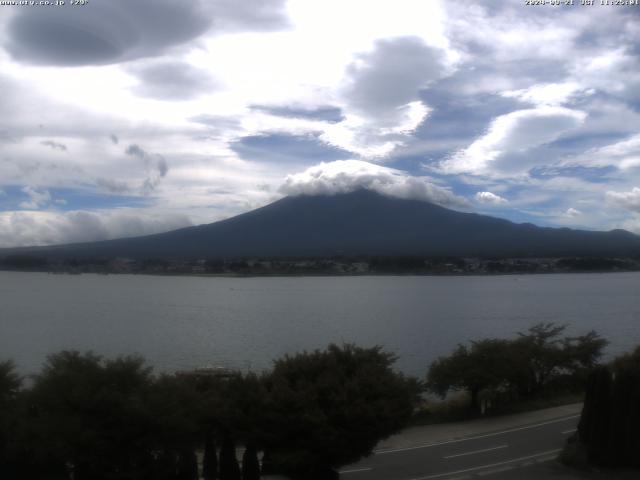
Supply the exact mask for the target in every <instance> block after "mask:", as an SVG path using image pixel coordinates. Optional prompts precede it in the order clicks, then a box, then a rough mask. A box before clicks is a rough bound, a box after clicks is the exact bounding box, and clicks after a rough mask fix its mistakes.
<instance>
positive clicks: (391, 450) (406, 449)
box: [373, 415, 580, 455]
mask: <svg viewBox="0 0 640 480" xmlns="http://www.w3.org/2000/svg"><path fill="white" fill-rule="evenodd" d="M578 417H580V415H571V416H569V417H563V418H557V419H556V420H550V421H548V422H542V423H536V424H535V425H527V426H525V427H516V428H510V429H508V430H502V431H501V432H493V433H485V434H484V435H476V436H475V437H465V438H458V439H455V440H447V441H444V442H437V443H426V444H424V445H416V446H415V447H405V448H392V449H389V450H376V451H374V452H373V453H374V454H375V455H384V454H386V453H396V452H406V451H408V450H417V449H420V448H429V447H437V446H438V445H449V444H450V443H458V442H468V441H469V440H477V439H480V438H487V437H495V436H496V435H503V434H505V433H511V432H518V431H520V430H527V429H530V428H537V427H542V426H544V425H551V424H553V423H560V422H566V421H567V420H571V419H573V418H578Z"/></svg>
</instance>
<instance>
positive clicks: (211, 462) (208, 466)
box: [202, 430, 218, 480]
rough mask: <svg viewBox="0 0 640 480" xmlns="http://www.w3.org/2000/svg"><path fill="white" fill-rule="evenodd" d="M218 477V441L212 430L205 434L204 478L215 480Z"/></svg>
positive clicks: (205, 479)
mask: <svg viewBox="0 0 640 480" xmlns="http://www.w3.org/2000/svg"><path fill="white" fill-rule="evenodd" d="M217 477H218V456H217V453H216V441H215V437H214V435H213V432H212V431H211V430H208V431H207V432H206V434H205V441H204V456H203V457H202V478H204V480H214V479H216V478H217Z"/></svg>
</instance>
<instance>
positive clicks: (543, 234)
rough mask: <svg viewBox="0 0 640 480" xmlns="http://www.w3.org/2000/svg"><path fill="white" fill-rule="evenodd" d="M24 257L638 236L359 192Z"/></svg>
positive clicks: (525, 245)
mask: <svg viewBox="0 0 640 480" xmlns="http://www.w3.org/2000/svg"><path fill="white" fill-rule="evenodd" d="M19 250H20V252H21V253H27V252H29V253H31V254H37V255H41V256H48V257H77V258H88V257H102V258H113V257H131V258H143V257H144V258H167V259H175V258H194V259H195V258H236V257H262V258H265V257H328V256H334V255H424V256H500V257H509V256H535V257H542V256H578V255H603V256H612V255H620V256H622V255H634V254H640V237H639V236H636V235H633V234H631V233H629V232H626V231H624V230H613V231H610V232H591V231H581V230H570V229H565V228H562V229H554V228H541V227H536V226H535V225H531V224H515V223H512V222H509V221H507V220H502V219H498V218H494V217H489V216H484V215H478V214H473V213H463V212H457V211H453V210H449V209H446V208H443V207H440V206H438V205H434V204H431V203H427V202H423V201H418V200H404V199H398V198H391V197H386V196H383V195H380V194H377V193H374V192H371V191H364V190H361V191H357V192H353V193H348V194H342V195H334V196H298V197H286V198H283V199H281V200H279V201H277V202H274V203H272V204H270V205H267V206H265V207H262V208H259V209H257V210H253V211H251V212H248V213H245V214H242V215H238V216H236V217H233V218H229V219H227V220H223V221H220V222H216V223H212V224H208V225H200V226H196V227H189V228H183V229H180V230H174V231H171V232H167V233H162V234H157V235H150V236H145V237H135V238H127V239H119V240H110V241H103V242H91V243H81V244H73V245H62V246H56V247H39V248H30V249H19ZM2 253H3V252H2V251H0V255H2ZM5 253H7V251H5ZM12 253H16V250H15V249H14V250H12Z"/></svg>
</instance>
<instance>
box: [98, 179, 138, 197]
mask: <svg viewBox="0 0 640 480" xmlns="http://www.w3.org/2000/svg"><path fill="white" fill-rule="evenodd" d="M95 182H96V185H97V186H98V188H100V189H102V190H106V191H107V192H110V193H128V192H130V191H131V187H129V185H128V184H127V183H126V182H123V181H121V180H116V179H113V178H96V181H95Z"/></svg>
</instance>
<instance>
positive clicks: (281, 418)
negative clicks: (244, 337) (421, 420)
mask: <svg viewBox="0 0 640 480" xmlns="http://www.w3.org/2000/svg"><path fill="white" fill-rule="evenodd" d="M394 361H395V357H394V356H393V355H391V354H389V353H386V352H384V351H382V349H381V348H380V347H374V348H359V347H356V346H354V345H344V346H342V347H340V346H337V345H330V346H329V347H328V348H327V349H326V350H323V351H318V350H316V351H314V352H311V353H309V352H304V353H299V354H297V355H293V356H289V355H287V356H285V357H284V358H281V359H279V360H277V361H276V362H275V365H274V368H273V371H272V373H271V374H270V375H268V376H267V377H266V378H265V380H264V381H265V385H266V389H267V394H268V395H267V399H268V404H267V406H266V408H265V412H266V413H265V416H264V417H263V418H264V420H263V423H262V429H263V432H264V438H263V439H262V446H263V447H264V450H265V455H266V457H267V459H268V462H269V463H270V464H271V465H272V466H273V468H275V469H279V470H280V471H281V472H282V473H287V474H289V475H291V476H293V477H294V478H300V479H305V480H309V479H313V478H325V477H324V475H326V474H327V472H328V471H332V469H335V468H337V467H340V466H341V465H345V464H348V463H351V462H355V461H357V460H359V459H360V458H362V457H363V456H366V455H369V454H370V453H371V451H372V450H373V448H374V446H375V445H376V444H377V443H378V442H379V441H380V440H381V439H383V438H385V437H387V436H389V435H391V434H392V433H394V432H396V431H398V430H400V429H401V428H402V427H403V426H405V425H406V422H407V421H408V419H409V418H410V416H411V414H412V412H413V408H414V405H415V402H416V400H417V397H418V394H419V385H418V382H417V381H416V380H413V379H410V378H406V377H404V376H403V375H401V374H399V373H396V372H395V371H393V370H392V365H393V363H394Z"/></svg>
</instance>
